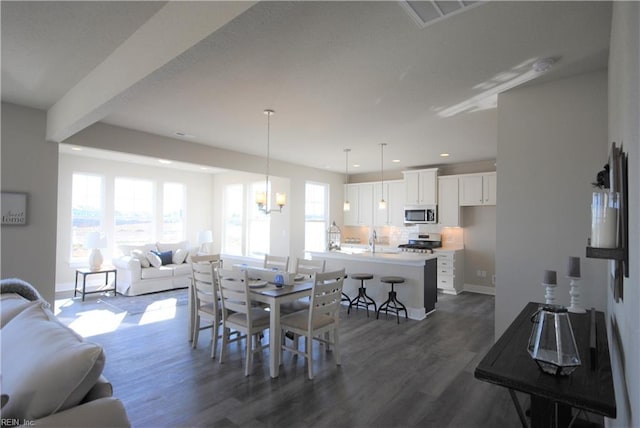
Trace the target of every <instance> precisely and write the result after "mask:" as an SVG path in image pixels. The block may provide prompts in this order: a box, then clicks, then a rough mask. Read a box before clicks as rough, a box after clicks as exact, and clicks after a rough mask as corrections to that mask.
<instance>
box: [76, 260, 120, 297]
mask: <svg viewBox="0 0 640 428" xmlns="http://www.w3.org/2000/svg"><path fill="white" fill-rule="evenodd" d="M98 273H103V274H104V276H105V278H104V285H105V286H106V285H109V274H110V273H113V288H112V289H111V288H108V289H100V290H94V291H87V276H89V275H93V274H98ZM78 275H82V288H81V289H79V288H78ZM117 282H118V271H117V269H116V268H115V267H113V266H103V267H102V268H100V269H97V270H92V269H89V268H78V269H76V285H75V287H74V289H73V297H76V294H77V293H78V292H80V293H81V294H82V301H83V302H84V296H85V294H93V293H104V292H106V291H113V294H114V295H115V294H116V293H117V291H116V284H117Z"/></svg>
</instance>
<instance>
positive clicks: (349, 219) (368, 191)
mask: <svg viewBox="0 0 640 428" xmlns="http://www.w3.org/2000/svg"><path fill="white" fill-rule="evenodd" d="M345 194H346V195H347V200H348V201H349V203H350V204H351V209H350V210H349V211H345V212H344V224H345V226H370V225H372V224H373V183H356V184H347V185H345Z"/></svg>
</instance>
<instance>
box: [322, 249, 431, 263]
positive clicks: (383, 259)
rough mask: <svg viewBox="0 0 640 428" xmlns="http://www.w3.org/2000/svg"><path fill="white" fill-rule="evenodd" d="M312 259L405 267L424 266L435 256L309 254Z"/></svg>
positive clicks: (381, 253) (328, 252) (344, 253)
mask: <svg viewBox="0 0 640 428" xmlns="http://www.w3.org/2000/svg"><path fill="white" fill-rule="evenodd" d="M310 254H311V257H312V258H326V259H336V260H352V261H361V262H375V263H388V264H395V265H407V266H424V264H425V262H426V261H427V260H430V259H435V258H436V257H437V256H436V255H435V254H420V253H405V252H398V251H385V250H383V251H376V252H375V253H371V252H370V251H364V252H350V251H321V252H313V251H312V252H310Z"/></svg>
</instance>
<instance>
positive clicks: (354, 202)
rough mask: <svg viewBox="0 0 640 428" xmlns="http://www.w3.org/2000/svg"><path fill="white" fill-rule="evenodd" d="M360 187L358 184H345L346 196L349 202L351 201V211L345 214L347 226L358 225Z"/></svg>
mask: <svg viewBox="0 0 640 428" xmlns="http://www.w3.org/2000/svg"><path fill="white" fill-rule="evenodd" d="M358 190H359V187H358V185H357V184H345V186H344V194H345V198H346V200H347V201H349V205H350V208H349V211H345V212H344V224H345V226H356V225H357V224H358V218H359V217H358V211H359V208H360V204H359V203H358V196H359V192H358Z"/></svg>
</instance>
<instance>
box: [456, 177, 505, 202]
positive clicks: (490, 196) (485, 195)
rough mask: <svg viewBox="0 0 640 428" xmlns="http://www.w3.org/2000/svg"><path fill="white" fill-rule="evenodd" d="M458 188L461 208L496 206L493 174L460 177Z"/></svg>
mask: <svg viewBox="0 0 640 428" xmlns="http://www.w3.org/2000/svg"><path fill="white" fill-rule="evenodd" d="M458 188H459V198H460V205H461V206H471V205H495V204H496V173H495V172H485V173H482V174H467V175H460V176H458Z"/></svg>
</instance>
